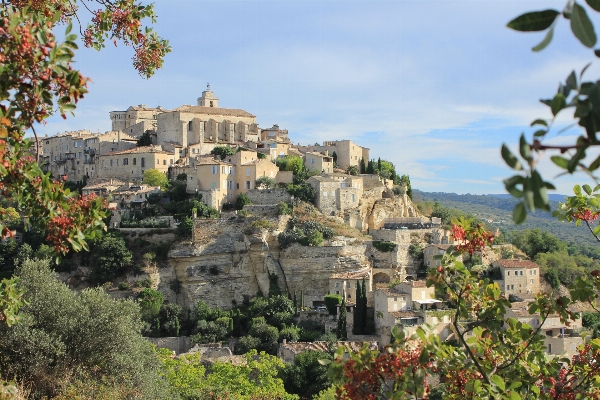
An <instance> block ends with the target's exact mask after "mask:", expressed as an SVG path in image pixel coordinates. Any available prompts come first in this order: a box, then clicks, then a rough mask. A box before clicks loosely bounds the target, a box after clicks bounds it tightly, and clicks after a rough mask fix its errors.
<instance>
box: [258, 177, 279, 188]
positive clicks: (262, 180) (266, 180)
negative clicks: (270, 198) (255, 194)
mask: <svg viewBox="0 0 600 400" xmlns="http://www.w3.org/2000/svg"><path fill="white" fill-rule="evenodd" d="M255 184H256V188H257V189H271V188H272V187H275V179H273V178H271V177H269V176H261V177H258V178H257V179H256V182H255Z"/></svg>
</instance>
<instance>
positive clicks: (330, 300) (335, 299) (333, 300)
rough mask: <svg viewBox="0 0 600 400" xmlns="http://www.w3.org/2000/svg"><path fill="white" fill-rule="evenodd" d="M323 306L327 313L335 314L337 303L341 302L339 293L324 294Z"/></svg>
mask: <svg viewBox="0 0 600 400" xmlns="http://www.w3.org/2000/svg"><path fill="white" fill-rule="evenodd" d="M324 300H325V307H327V311H329V315H336V314H337V305H338V304H341V303H342V296H340V295H339V294H328V295H326V296H325V299H324Z"/></svg>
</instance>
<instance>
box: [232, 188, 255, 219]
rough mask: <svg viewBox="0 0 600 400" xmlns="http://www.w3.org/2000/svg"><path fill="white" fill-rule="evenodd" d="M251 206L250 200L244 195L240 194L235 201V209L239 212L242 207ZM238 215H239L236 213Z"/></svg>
mask: <svg viewBox="0 0 600 400" xmlns="http://www.w3.org/2000/svg"><path fill="white" fill-rule="evenodd" d="M249 204H252V200H250V198H249V197H248V195H247V194H246V193H241V194H239V195H238V197H237V198H236V199H235V208H236V209H238V210H241V209H242V208H244V206H246V205H249ZM238 214H239V213H238Z"/></svg>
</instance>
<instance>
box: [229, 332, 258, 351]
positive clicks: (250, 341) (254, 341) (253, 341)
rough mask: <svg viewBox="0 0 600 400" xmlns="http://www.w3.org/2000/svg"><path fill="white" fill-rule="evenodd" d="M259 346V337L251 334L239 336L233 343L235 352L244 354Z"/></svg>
mask: <svg viewBox="0 0 600 400" xmlns="http://www.w3.org/2000/svg"><path fill="white" fill-rule="evenodd" d="M259 346H260V339H259V338H255V337H252V336H244V337H241V338H240V340H238V342H237V343H236V345H235V350H234V351H235V354H246V353H247V352H249V351H250V350H254V349H257V348H258V347H259Z"/></svg>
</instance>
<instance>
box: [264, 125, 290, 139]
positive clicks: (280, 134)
mask: <svg viewBox="0 0 600 400" xmlns="http://www.w3.org/2000/svg"><path fill="white" fill-rule="evenodd" d="M260 140H261V141H264V140H274V141H276V142H283V143H289V142H290V138H289V136H288V131H287V129H279V125H277V124H275V125H273V126H272V127H271V128H267V129H261V131H260Z"/></svg>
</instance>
